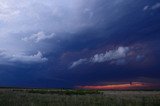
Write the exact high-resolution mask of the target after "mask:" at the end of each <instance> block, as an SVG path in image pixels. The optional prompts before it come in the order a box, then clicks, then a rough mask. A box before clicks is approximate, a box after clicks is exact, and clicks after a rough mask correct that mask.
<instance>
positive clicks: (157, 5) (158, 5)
mask: <svg viewBox="0 0 160 106" xmlns="http://www.w3.org/2000/svg"><path fill="white" fill-rule="evenodd" d="M159 8H160V3H156V4H154V5H151V6H149V5H146V6H145V7H144V8H143V10H144V11H146V10H156V9H159Z"/></svg>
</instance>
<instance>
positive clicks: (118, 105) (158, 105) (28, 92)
mask: <svg viewBox="0 0 160 106" xmlns="http://www.w3.org/2000/svg"><path fill="white" fill-rule="evenodd" d="M0 106H160V91H98V90H69V89H68V90H64V89H17V88H1V89H0Z"/></svg>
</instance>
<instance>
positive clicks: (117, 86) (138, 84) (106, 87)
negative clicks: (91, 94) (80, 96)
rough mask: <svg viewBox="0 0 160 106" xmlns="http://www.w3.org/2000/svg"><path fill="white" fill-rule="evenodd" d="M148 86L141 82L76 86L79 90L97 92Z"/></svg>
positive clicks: (148, 85)
mask: <svg viewBox="0 0 160 106" xmlns="http://www.w3.org/2000/svg"><path fill="white" fill-rule="evenodd" d="M148 87H150V84H147V83H141V82H132V83H126V84H113V85H102V86H101V85H100V86H99V85H98V86H78V88H81V89H98V90H123V89H124V90H125V89H138V88H139V89H140V88H148Z"/></svg>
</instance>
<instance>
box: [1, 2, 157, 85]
mask: <svg viewBox="0 0 160 106" xmlns="http://www.w3.org/2000/svg"><path fill="white" fill-rule="evenodd" d="M2 1H3V2H0V22H1V23H3V24H2V25H0V27H1V28H2V29H0V33H1V35H0V49H1V50H5V51H6V52H5V56H4V52H2V53H1V54H0V59H1V60H6V62H7V63H8V61H9V59H10V60H12V62H13V63H16V65H14V66H10V67H11V68H5V67H7V66H5V67H4V66H3V65H2V66H1V68H3V70H5V71H6V72H5V73H1V74H0V76H4V75H6V76H8V77H11V79H10V80H7V78H4V77H3V78H2V80H1V82H3V80H4V82H3V84H4V85H5V81H6V83H7V84H8V85H9V84H11V85H14V84H13V82H12V80H13V81H14V82H17V84H18V85H24V86H25V85H28V86H41V87H56V86H57V87H58V86H59V87H62V86H64V87H72V86H75V85H81V84H82V85H83V84H84V85H85V84H87V85H90V84H94V83H100V82H105V81H110V82H112V81H118V80H123V79H127V80H129V79H136V78H137V77H147V78H150V77H152V78H154V77H155V78H157V77H159V75H160V73H159V72H158V69H159V60H160V54H159V53H160V49H159V46H160V44H159V41H160V36H159V34H160V31H159V27H160V13H159V2H157V0H152V1H151V0H138V1H135V0H101V1H99V0H86V1H82V0H46V1H38V0H34V1H31V0H28V1H25V0H23V2H18V1H17V4H16V3H15V1H14V2H13V1H12V0H2ZM144 10H145V11H144ZM119 47H122V48H123V50H124V51H123V52H122V54H121V55H119V51H121V50H120V49H118V48H119ZM125 47H127V48H128V49H126V48H125ZM109 50H111V51H110V52H109ZM38 51H40V52H38ZM106 51H107V52H106ZM37 52H38V54H37ZM7 53H9V54H7ZM2 54H3V55H2ZM28 54H29V55H28ZM34 54H35V55H34ZM13 55H15V56H13ZM117 55H118V56H117ZM3 62H4V61H3ZM3 62H2V61H0V63H3ZM17 62H18V63H17ZM24 62H31V63H39V62H40V63H42V64H34V65H32V64H30V65H28V64H27V65H26V66H23V67H20V65H19V64H20V63H24ZM9 63H10V62H9ZM115 64H116V65H115ZM5 65H7V64H5ZM18 67H19V68H18ZM68 67H70V68H68ZM11 70H13V71H11ZM19 70H24V71H22V72H20V71H19ZM27 70H29V72H27ZM23 73H25V74H26V76H25V75H23ZM18 76H25V77H18ZM28 78H30V79H28ZM27 79H28V80H27ZM15 85H16V84H15Z"/></svg>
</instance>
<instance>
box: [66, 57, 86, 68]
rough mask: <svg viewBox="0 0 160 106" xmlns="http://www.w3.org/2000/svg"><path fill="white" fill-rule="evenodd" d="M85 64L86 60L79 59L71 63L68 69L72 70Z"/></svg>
mask: <svg viewBox="0 0 160 106" xmlns="http://www.w3.org/2000/svg"><path fill="white" fill-rule="evenodd" d="M85 62H87V59H79V60H78V61H75V62H73V63H72V65H71V66H70V67H69V68H70V69H71V68H74V67H76V66H79V65H81V64H83V63H85Z"/></svg>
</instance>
